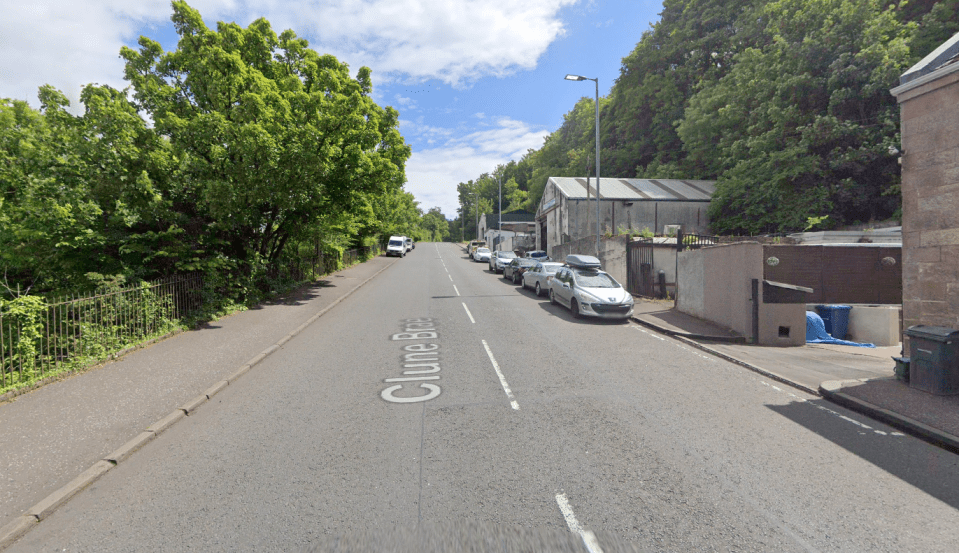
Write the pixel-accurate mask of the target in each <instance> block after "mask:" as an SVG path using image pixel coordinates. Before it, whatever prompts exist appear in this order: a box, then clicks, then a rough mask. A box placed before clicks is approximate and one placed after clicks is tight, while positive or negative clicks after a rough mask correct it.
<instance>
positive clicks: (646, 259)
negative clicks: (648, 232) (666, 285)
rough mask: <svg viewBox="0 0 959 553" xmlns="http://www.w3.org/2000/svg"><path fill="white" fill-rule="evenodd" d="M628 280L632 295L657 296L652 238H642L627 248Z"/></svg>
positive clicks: (627, 284)
mask: <svg viewBox="0 0 959 553" xmlns="http://www.w3.org/2000/svg"><path fill="white" fill-rule="evenodd" d="M626 280H627V283H626V287H627V288H628V289H629V293H630V294H633V295H636V296H646V297H652V296H655V295H656V290H655V285H656V281H655V276H654V275H653V239H652V238H640V239H639V240H634V241H632V242H630V243H629V244H628V245H627V246H626Z"/></svg>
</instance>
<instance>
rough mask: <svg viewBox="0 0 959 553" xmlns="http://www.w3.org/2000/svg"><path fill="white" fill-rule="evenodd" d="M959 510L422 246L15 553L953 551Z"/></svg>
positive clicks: (660, 352)
mask: <svg viewBox="0 0 959 553" xmlns="http://www.w3.org/2000/svg"><path fill="white" fill-rule="evenodd" d="M404 379H416V380H404ZM404 400H405V401H404ZM957 508H959V464H957V456H955V455H953V454H950V453H947V452H945V451H943V450H940V449H938V448H935V447H933V446H930V445H928V444H926V443H924V442H921V441H919V440H916V439H914V438H912V437H909V436H905V435H902V434H901V433H898V432H896V431H895V430H894V429H892V428H889V427H885V426H883V425H881V424H879V423H877V422H875V421H871V420H867V419H864V418H862V417H861V416H859V415H857V414H854V413H852V412H849V411H846V410H844V409H842V408H839V407H836V406H835V405H832V404H830V403H828V402H825V401H823V400H821V399H819V398H817V397H814V396H810V395H806V394H804V393H802V392H799V391H796V390H793V389H790V388H788V387H785V386H784V385H782V384H779V383H776V382H774V381H771V380H768V379H765V378H763V377H761V376H759V375H756V374H755V373H752V372H749V371H747V370H746V369H744V368H742V367H739V366H737V365H733V364H730V363H727V362H725V361H722V360H720V359H716V358H712V357H710V356H708V355H706V354H704V353H702V352H700V351H698V350H695V349H693V348H690V347H688V346H686V345H684V344H682V343H681V342H677V341H674V340H672V339H670V338H666V337H663V336H658V335H656V334H654V333H652V332H650V331H648V330H645V329H643V328H641V327H639V326H637V325H635V324H633V323H629V322H624V323H609V322H594V321H588V320H577V319H573V318H572V317H571V316H570V314H569V312H568V311H567V310H565V309H563V308H561V307H559V306H552V305H550V304H549V301H548V300H547V299H546V298H536V297H535V296H534V294H533V293H532V292H529V291H523V290H521V289H520V288H518V287H515V286H513V285H512V284H510V283H507V282H506V281H504V280H503V279H501V278H497V277H496V276H494V275H492V274H491V273H490V272H489V271H488V268H487V266H486V265H485V264H482V265H481V264H476V263H471V262H469V261H467V259H466V257H465V255H464V253H463V251H462V250H461V249H460V248H459V247H457V246H455V245H453V244H427V243H421V244H418V246H417V248H416V250H414V251H413V252H412V253H411V254H410V255H408V256H407V257H406V258H405V259H402V260H398V262H397V263H395V264H394V265H393V266H392V267H391V268H390V269H388V270H387V271H385V272H384V273H382V274H381V275H380V276H379V277H377V278H376V279H375V280H374V281H372V282H370V283H369V284H368V285H366V286H364V287H363V288H361V289H360V290H358V291H357V292H356V293H355V294H353V295H352V296H350V298H348V299H347V300H346V301H344V302H342V303H340V304H339V305H337V306H336V307H335V308H334V309H332V310H331V311H330V312H328V313H327V314H326V315H324V316H323V317H321V318H320V319H319V320H317V321H316V322H315V323H313V324H312V325H311V326H310V327H309V328H308V329H306V330H305V331H303V332H302V333H300V334H299V335H298V336H296V337H295V338H294V339H293V340H291V341H289V342H288V343H286V344H285V345H284V346H283V347H282V348H281V350H279V351H277V352H276V353H274V354H273V355H271V356H270V357H268V358H267V359H266V360H264V361H263V362H262V363H261V364H260V365H258V366H257V367H256V368H255V369H254V370H253V371H251V372H250V373H248V374H247V375H245V376H244V377H243V378H242V379H240V380H239V381H238V382H236V383H235V384H233V385H231V386H229V387H228V388H227V389H226V390H224V391H223V392H221V393H219V394H217V395H216V396H214V398H213V399H212V400H211V401H210V402H209V403H208V404H206V405H204V406H202V407H201V408H200V409H199V410H198V411H196V412H195V413H194V414H192V415H191V416H190V417H188V418H187V419H185V420H183V421H181V422H180V423H178V424H177V425H175V426H174V427H172V428H171V429H169V430H167V431H166V432H164V433H163V434H161V435H160V436H158V437H157V438H156V439H155V440H153V441H152V442H150V443H149V444H148V445H146V446H145V447H144V448H143V449H141V450H140V451H138V452H137V453H135V454H134V455H133V456H132V457H131V458H130V459H129V460H127V461H125V462H124V463H121V464H120V465H118V466H117V467H116V468H115V469H113V470H111V471H110V472H108V473H107V474H106V475H105V476H104V477H103V478H101V479H100V480H98V481H97V482H96V483H95V484H93V485H92V486H91V487H90V488H88V489H86V490H85V491H83V492H82V493H80V494H78V495H77V496H76V497H74V498H73V499H72V500H71V501H70V502H69V503H67V504H66V505H65V506H63V507H61V508H60V509H59V510H58V511H56V512H55V513H54V514H53V515H52V516H50V517H49V518H47V519H46V520H44V521H43V522H41V523H40V524H39V525H38V526H37V527H36V528H35V529H34V530H33V531H31V532H30V533H29V534H27V535H26V536H25V537H24V538H23V539H21V540H20V542H18V543H17V544H15V545H14V546H13V547H11V548H10V551H17V552H19V551H52V550H57V551H104V550H106V551H118V550H124V551H181V550H198V551H199V550H202V551H237V550H261V551H271V550H283V551H289V550H298V549H306V550H309V549H310V548H313V550H317V551H326V550H391V549H389V548H390V547H395V548H396V549H395V550H410V551H413V550H422V551H425V550H436V551H442V550H457V547H461V548H463V549H462V550H468V547H475V548H476V549H474V550H489V551H492V550H497V551H502V550H510V551H512V550H530V551H536V550H554V551H563V550H569V551H586V550H591V551H605V552H607V553H608V552H611V551H632V550H635V551H663V550H666V551H700V550H701V551H713V550H721V551H728V550H737V551H896V552H900V551H951V550H954V549H955V544H956V543H959V516H957V515H959V511H957ZM417 528H418V529H419V530H418V531H417V530H416V529H417ZM349 544H361V545H359V546H357V548H356V549H350V548H349V547H347V546H348V545H349ZM414 544H415V545H414ZM524 548H525V549H524Z"/></svg>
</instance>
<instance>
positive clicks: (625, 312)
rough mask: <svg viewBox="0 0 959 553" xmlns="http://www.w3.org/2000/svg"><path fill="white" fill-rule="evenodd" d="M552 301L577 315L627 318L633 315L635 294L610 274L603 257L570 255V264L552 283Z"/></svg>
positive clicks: (568, 258) (550, 296)
mask: <svg viewBox="0 0 959 553" xmlns="http://www.w3.org/2000/svg"><path fill="white" fill-rule="evenodd" d="M549 301H550V303H552V304H557V303H558V304H560V305H564V306H566V307H568V308H569V310H570V311H571V312H572V313H573V316H574V317H577V318H578V317H584V316H585V317H599V318H603V319H627V318H629V317H630V316H631V315H632V314H633V305H634V302H633V296H632V294H630V293H629V292H627V291H626V289H625V288H623V287H622V285H620V284H619V283H618V282H616V279H614V278H613V277H611V276H609V274H608V273H606V272H604V271H601V270H599V260H598V259H596V258H595V257H591V256H586V255H569V256H566V267H563V268H561V269H560V270H558V271H556V274H555V275H554V276H553V279H552V280H551V281H550V283H549Z"/></svg>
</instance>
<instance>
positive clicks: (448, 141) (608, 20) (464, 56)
mask: <svg viewBox="0 0 959 553" xmlns="http://www.w3.org/2000/svg"><path fill="white" fill-rule="evenodd" d="M6 3H7V4H9V5H7V6H4V8H3V12H4V17H3V18H0V98H15V99H20V100H26V101H28V102H30V104H31V105H33V106H34V107H38V102H37V89H38V88H39V87H40V86H41V85H44V84H50V85H53V86H55V87H56V88H58V89H60V90H61V91H63V92H64V93H65V94H66V95H67V96H68V97H69V98H70V99H71V101H72V102H73V103H74V104H75V105H76V104H77V103H78V100H77V99H78V98H79V96H80V89H81V87H82V86H84V85H86V84H89V83H98V84H107V85H110V86H113V87H116V88H119V89H123V88H126V87H127V86H128V83H127V82H125V81H124V80H123V63H122V60H121V59H120V58H119V52H120V48H121V47H122V46H124V45H126V46H130V47H132V48H137V44H136V42H137V40H138V38H139V37H140V36H147V37H150V38H152V39H154V40H156V41H158V42H159V43H160V44H161V45H162V46H163V48H164V50H167V51H168V50H174V49H175V48H176V43H177V35H176V33H175V31H174V30H173V25H172V24H171V23H170V14H171V13H172V9H171V7H170V3H169V1H168V0H67V1H63V0H30V1H28V2H19V3H15V2H13V1H10V2H6ZM189 4H190V5H191V6H192V7H193V8H195V9H197V10H198V11H199V12H200V14H201V15H202V16H203V18H204V21H205V22H206V24H207V25H208V26H209V27H211V28H215V25H216V22H217V21H229V22H236V23H238V24H240V25H242V26H244V27H245V26H247V25H249V24H250V23H251V22H253V21H254V20H256V19H257V18H259V17H265V18H266V19H267V20H269V21H270V23H271V25H272V26H273V29H274V31H276V32H277V33H280V32H282V31H283V30H285V29H292V30H293V31H294V32H296V34H297V35H298V36H300V37H302V38H306V39H307V40H308V41H309V42H310V47H311V48H313V49H314V50H316V51H318V52H320V53H323V54H333V55H335V56H336V57H337V58H338V59H339V60H340V61H342V62H345V63H347V64H348V65H349V67H350V71H351V73H352V74H353V76H354V77H355V75H356V71H357V70H358V69H359V68H360V67H362V66H367V67H370V68H371V69H372V70H373V98H374V100H375V101H376V102H377V103H378V104H379V105H381V106H392V107H394V108H396V109H397V110H398V111H399V113H400V132H401V134H402V135H403V137H404V138H405V140H406V142H407V143H408V144H409V145H410V147H411V148H412V152H413V153H412V155H411V156H410V159H409V161H408V162H407V165H406V176H407V183H406V185H405V189H406V190H407V191H409V192H412V193H413V195H414V196H415V197H416V200H417V202H419V206H420V208H422V209H423V211H426V210H428V209H430V208H432V207H439V208H441V210H442V212H443V214H444V215H446V217H447V218H450V219H452V218H453V217H455V216H456V210H457V208H458V200H457V195H456V185H457V184H458V183H460V182H466V181H468V180H470V179H475V178H477V177H479V176H480V175H481V174H482V173H486V172H490V171H492V170H493V169H495V168H496V166H497V165H498V164H504V163H508V162H509V161H510V160H516V161H518V160H519V159H520V158H521V157H522V155H523V154H524V153H525V152H526V151H527V150H528V149H530V148H534V149H538V148H540V147H541V146H542V144H543V139H544V138H545V137H546V136H547V135H548V134H549V133H550V132H552V131H554V130H556V129H557V128H559V126H560V125H561V124H562V122H563V115H564V114H566V113H567V112H569V111H570V110H572V109H573V106H574V105H575V103H576V102H577V100H579V99H580V98H581V97H583V96H588V97H594V96H595V93H596V88H595V84H594V83H593V82H592V81H580V82H574V81H566V80H564V76H565V75H566V74H568V73H571V74H577V75H582V76H585V77H589V78H598V79H599V93H600V95H603V96H605V95H607V94H609V90H610V88H611V87H612V85H613V83H614V82H615V80H616V78H617V77H618V76H619V71H620V65H621V62H622V58H623V57H625V56H627V55H628V54H629V53H630V52H631V51H632V50H633V48H634V47H635V46H636V43H637V42H639V40H640V38H641V37H642V34H643V32H644V31H646V30H648V29H649V28H650V26H651V25H652V24H653V23H655V22H656V21H658V20H659V13H660V12H661V11H662V1H661V0H648V1H647V0H189ZM74 109H78V108H76V107H75V108H74Z"/></svg>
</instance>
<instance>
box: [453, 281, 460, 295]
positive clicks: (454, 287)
mask: <svg viewBox="0 0 959 553" xmlns="http://www.w3.org/2000/svg"><path fill="white" fill-rule="evenodd" d="M453 290H456V295H457V296H458V295H460V290H459V288H457V287H456V285H455V284H454V285H453Z"/></svg>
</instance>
